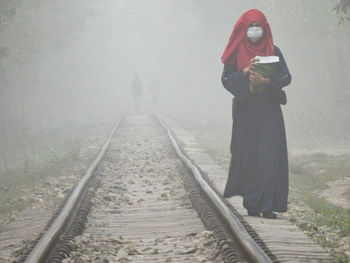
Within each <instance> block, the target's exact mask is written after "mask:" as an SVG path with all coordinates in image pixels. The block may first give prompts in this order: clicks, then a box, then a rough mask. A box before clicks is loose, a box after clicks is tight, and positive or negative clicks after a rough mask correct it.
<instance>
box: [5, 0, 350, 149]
mask: <svg viewBox="0 0 350 263" xmlns="http://www.w3.org/2000/svg"><path fill="white" fill-rule="evenodd" d="M338 2H339V1H336V0H309V1H301V0H300V1H297V0H294V1H279V0H264V1H258V0H245V1H238V0H217V1H211V0H179V1H173V0H147V1H144V0H131V1H126V0H99V1H96V0H95V1H93V0H85V1H83V0H75V1H68V0H62V1H53V0H26V1H24V0H1V1H0V120H1V122H0V139H1V141H2V142H3V143H2V151H1V152H2V156H5V154H4V153H3V152H4V151H5V150H6V151H11V149H14V148H16V147H21V142H23V140H26V138H27V139H28V138H29V139H28V140H31V139H32V138H33V137H35V136H39V137H40V136H42V134H43V133H45V132H48V131H51V130H57V129H61V128H62V127H64V129H65V132H66V133H68V134H69V130H70V129H73V127H75V128H74V129H76V127H84V125H90V124H98V123H101V122H102V121H105V122H110V123H111V124H112V122H113V121H114V120H115V119H116V118H117V117H118V116H120V115H121V114H122V113H124V112H125V111H126V109H128V108H130V106H131V105H133V102H132V100H133V98H132V94H131V83H132V80H133V77H134V75H135V74H138V75H139V77H140V79H141V81H142V85H143V86H144V88H145V89H147V88H148V87H149V86H150V84H151V83H152V81H153V80H154V79H157V80H158V81H159V83H160V103H159V104H160V105H159V108H158V110H159V111H160V112H162V113H165V114H167V115H169V116H170V117H174V118H178V119H179V120H181V119H187V120H192V121H194V122H195V123H196V122H198V123H201V122H206V123H207V124H209V125H212V126H213V127H216V128H217V129H218V130H220V133H223V134H224V135H225V136H227V138H229V136H230V134H231V125H232V123H231V101H232V95H231V94H230V93H228V92H227V91H226V90H225V89H224V88H223V86H222V84H221V73H222V69H223V64H222V63H221V59H220V58H221V55H222V52H223V50H224V48H225V46H226V44H227V41H228V39H229V37H230V34H231V32H232V29H233V26H234V24H235V22H236V21H237V19H238V18H239V16H240V15H241V14H242V13H243V12H244V11H246V10H248V9H251V8H258V9H260V10H261V11H262V12H264V13H265V15H266V17H267V19H268V21H269V23H270V26H271V29H272V33H273V37H274V43H275V45H277V46H278V47H279V48H280V49H281V51H282V53H283V54H284V57H285V59H286V62H287V64H288V66H289V69H290V72H291V74H292V77H293V80H292V84H291V85H290V86H288V87H286V88H285V91H286V92H287V99H288V103H287V105H286V106H283V112H284V118H285V122H286V128H287V139H288V146H289V149H290V150H291V151H299V150H301V151H304V150H309V151H313V150H324V151H328V150H329V151H332V150H339V151H348V150H349V148H350V147H349V146H350V145H349V141H350V118H349V112H350V103H349V101H350V91H349V88H350V87H349V83H350V74H349V73H350V56H349V40H350V24H349V23H346V22H345V23H344V24H342V25H340V26H339V25H338V22H339V18H338V15H337V14H336V12H335V11H334V10H333V8H334V6H335V5H336V4H337V3H338ZM61 139H63V138H58V139H57V140H58V141H59V140H61ZM56 143H57V142H56ZM227 149H228V146H227Z"/></svg>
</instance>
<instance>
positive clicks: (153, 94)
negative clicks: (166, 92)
mask: <svg viewBox="0 0 350 263" xmlns="http://www.w3.org/2000/svg"><path fill="white" fill-rule="evenodd" d="M159 92H160V83H159V81H158V80H157V79H154V80H153V81H152V83H151V85H150V86H149V88H148V90H147V93H148V95H149V96H150V99H151V103H152V105H153V106H158V104H159Z"/></svg>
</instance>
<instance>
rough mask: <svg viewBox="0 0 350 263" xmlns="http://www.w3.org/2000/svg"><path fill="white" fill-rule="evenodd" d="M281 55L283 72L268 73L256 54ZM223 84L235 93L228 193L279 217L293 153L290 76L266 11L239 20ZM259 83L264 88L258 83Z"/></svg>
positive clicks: (254, 210)
mask: <svg viewBox="0 0 350 263" xmlns="http://www.w3.org/2000/svg"><path fill="white" fill-rule="evenodd" d="M272 55H275V56H278V57H279V60H280V64H279V69H278V73H277V74H275V75H274V76H272V77H271V78H267V77H263V76H262V75H260V74H259V73H257V72H255V71H254V70H255V69H256V68H257V67H258V64H257V62H258V59H256V58H255V56H272ZM222 62H223V63H224V64H225V65H224V72H223V74H222V84H223V86H224V87H225V88H226V89H227V90H228V91H229V92H231V93H232V94H233V95H234V100H233V122H234V123H233V128H232V139H231V154H232V158H231V164H230V169H229V176H228V180H227V184H226V188H225V192H224V197H231V196H234V195H241V196H243V206H244V207H245V208H246V209H247V211H248V215H250V216H260V215H261V214H262V216H263V217H266V218H273V219H274V218H276V217H277V216H276V214H275V213H274V212H285V211H287V199H288V156H287V143H286V133H285V127H284V121H283V115H282V111H281V106H280V104H286V95H285V92H284V91H283V90H282V88H283V87H285V86H287V85H288V84H289V83H290V82H291V75H290V73H289V70H288V67H287V64H286V62H285V60H284V58H283V55H282V53H281V51H280V50H279V48H278V47H276V46H274V45H273V39H272V33H271V29H270V26H269V24H268V22H267V20H266V18H265V15H264V14H263V13H262V12H261V11H259V10H257V9H252V10H249V11H247V12H245V13H244V14H243V15H242V16H241V17H240V18H239V19H238V21H237V22H236V24H235V26H234V29H233V32H232V35H231V37H230V39H229V42H228V44H227V47H226V49H225V51H224V53H223V56H222ZM254 87H260V89H254Z"/></svg>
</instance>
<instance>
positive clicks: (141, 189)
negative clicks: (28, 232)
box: [27, 114, 273, 262]
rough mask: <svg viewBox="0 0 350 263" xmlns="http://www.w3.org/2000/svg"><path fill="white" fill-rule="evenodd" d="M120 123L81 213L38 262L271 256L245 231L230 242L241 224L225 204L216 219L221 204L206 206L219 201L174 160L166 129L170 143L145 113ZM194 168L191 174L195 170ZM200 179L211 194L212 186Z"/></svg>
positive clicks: (236, 259)
mask: <svg viewBox="0 0 350 263" xmlns="http://www.w3.org/2000/svg"><path fill="white" fill-rule="evenodd" d="M120 126H121V127H120V128H119V131H118V135H117V136H114V137H113V138H112V137H111V145H110V147H109V150H108V152H107V154H106V155H105V156H104V158H103V160H102V161H101V163H100V164H99V166H98V169H97V171H95V176H94V177H93V179H92V180H91V181H90V182H89V183H88V184H87V187H86V188H87V191H85V192H84V194H83V196H84V199H82V200H81V201H79V206H80V210H78V209H76V212H75V213H74V214H75V215H76V219H70V220H68V222H66V223H65V226H66V225H71V226H70V227H65V233H63V235H62V236H60V237H59V238H57V240H58V241H57V240H56V241H55V244H54V245H53V246H51V247H50V251H47V252H45V256H44V257H42V258H41V259H40V261H42V262H61V261H62V260H63V259H64V262H252V261H255V262H271V261H272V260H271V259H270V257H268V256H267V255H266V254H265V253H264V252H263V251H262V249H260V248H259V247H258V246H257V244H256V243H255V242H254V241H253V240H252V238H251V237H250V236H249V235H248V233H247V232H245V230H243V231H242V232H241V233H238V239H240V241H239V242H237V240H235V238H234V237H233V235H232V232H231V230H232V228H236V230H237V228H240V227H243V226H242V225H241V224H240V222H233V223H232V222H231V226H230V223H228V222H227V221H225V216H226V217H231V216H233V215H232V212H231V211H230V209H229V208H228V207H225V206H224V208H221V210H225V209H226V210H225V211H224V212H221V217H220V216H218V215H219V214H220V213H219V212H218V211H219V210H220V209H219V208H217V207H215V205H214V206H213V205H209V203H214V204H215V202H217V203H218V202H219V203H220V202H222V201H221V200H220V198H218V197H216V198H217V199H218V200H215V198H214V200H211V201H209V200H208V198H207V197H205V195H204V194H203V192H204V191H203V189H201V188H200V186H201V184H198V181H196V180H195V179H194V178H193V177H192V176H190V170H189V168H191V164H190V163H186V162H188V161H186V160H185V159H183V160H182V161H183V162H184V163H185V164H186V166H184V165H183V162H181V161H180V160H179V158H178V157H177V156H180V157H181V152H180V153H179V151H180V150H179V149H176V148H177V147H176V142H175V141H174V138H171V134H170V131H169V130H168V133H169V136H170V138H171V139H172V140H173V141H172V143H173V145H171V142H170V140H169V138H168V137H167V134H166V133H165V132H164V127H161V125H159V122H158V121H157V120H156V119H155V118H154V117H152V116H151V115H147V114H139V115H128V116H126V117H125V118H124V120H123V121H122V123H121V125H120ZM165 128H166V127H165ZM173 146H174V147H175V150H176V151H177V152H176V153H177V155H176V154H175V151H174V149H173ZM183 158H186V157H185V156H183ZM100 159H102V157H101V158H100ZM184 160H185V161H184ZM97 161H100V160H97ZM95 162H96V161H95ZM194 169H196V168H195V167H192V173H196V171H194ZM197 170H198V169H197ZM91 172H92V171H91ZM197 172H199V170H198V171H197ZM203 184H205V185H206V186H204V187H207V188H208V189H209V190H208V189H207V191H213V193H214V196H215V191H214V190H210V187H209V185H207V184H206V183H205V182H204V183H203ZM201 187H203V185H202V186H201ZM186 190H187V191H186ZM209 199H210V198H209ZM191 200H192V203H191ZM216 205H217V204H216ZM91 206H92V209H91V213H90V214H89V215H88V213H89V212H90V208H91ZM193 206H194V207H195V209H196V210H197V211H198V214H199V215H200V216H201V219H202V221H203V222H204V225H205V226H206V227H207V228H208V229H209V230H210V231H207V230H206V229H205V227H204V226H203V224H202V222H201V220H200V219H199V217H198V215H197V212H196V211H195V209H193ZM225 212H226V213H228V214H229V215H225ZM87 216H88V220H87V218H86V217H87ZM223 218H224V219H223ZM86 221H87V222H88V223H87V225H85V223H86ZM68 223H69V224H68ZM232 224H233V226H232ZM237 224H238V225H237ZM83 230H84V232H83V234H82V235H80V234H81V233H82V231H83ZM60 234H62V233H60ZM236 234H237V233H236ZM39 243H40V241H39ZM39 243H38V244H39ZM241 245H243V247H244V248H245V249H246V251H247V252H243V251H244V250H243V249H241ZM36 249H38V248H37V247H36ZM33 251H34V252H33ZM33 251H32V252H31V254H30V255H29V257H27V262H36V261H35V260H32V259H31V257H32V254H33V253H37V252H35V249H34V250H33ZM32 258H33V257H32ZM271 258H272V259H273V256H272V257H271Z"/></svg>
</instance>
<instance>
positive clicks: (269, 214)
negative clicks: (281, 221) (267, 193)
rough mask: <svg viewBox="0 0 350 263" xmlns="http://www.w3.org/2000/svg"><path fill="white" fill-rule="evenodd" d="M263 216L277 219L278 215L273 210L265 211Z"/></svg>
mask: <svg viewBox="0 0 350 263" xmlns="http://www.w3.org/2000/svg"><path fill="white" fill-rule="evenodd" d="M262 216H263V217H265V218H269V219H276V218H277V215H276V214H275V213H274V212H272V211H268V212H263V213H262Z"/></svg>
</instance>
